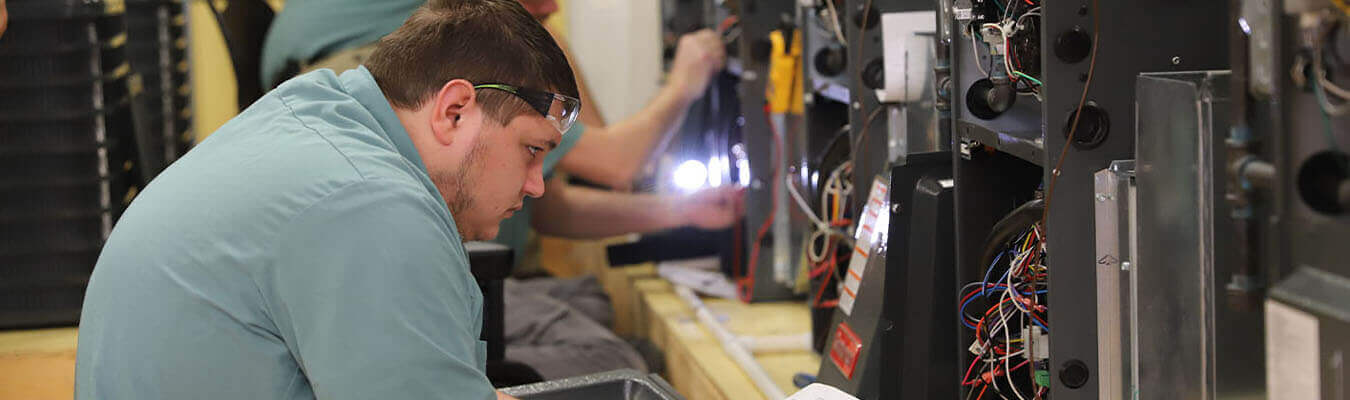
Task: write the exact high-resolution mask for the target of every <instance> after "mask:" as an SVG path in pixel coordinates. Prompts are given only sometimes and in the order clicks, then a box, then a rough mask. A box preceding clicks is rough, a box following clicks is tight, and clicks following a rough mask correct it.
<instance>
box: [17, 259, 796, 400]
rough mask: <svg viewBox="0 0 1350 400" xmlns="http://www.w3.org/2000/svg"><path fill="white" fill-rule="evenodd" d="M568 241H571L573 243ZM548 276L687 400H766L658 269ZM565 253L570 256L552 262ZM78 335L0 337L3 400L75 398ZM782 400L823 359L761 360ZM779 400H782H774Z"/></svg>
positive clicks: (769, 310)
mask: <svg viewBox="0 0 1350 400" xmlns="http://www.w3.org/2000/svg"><path fill="white" fill-rule="evenodd" d="M568 242H570V241H568ZM544 247H545V248H544V252H545V253H546V255H545V258H546V259H548V260H549V261H548V262H547V263H546V264H550V265H546V266H545V267H546V269H549V270H550V271H552V272H553V273H555V274H557V275H560V276H575V275H579V274H585V273H592V274H595V275H596V276H597V277H598V278H599V280H600V282H601V283H602V284H603V285H604V287H605V290H606V291H607V292H608V293H609V295H610V298H611V299H612V300H613V304H614V324H615V326H614V330H615V332H617V333H618V334H619V335H621V336H637V337H642V338H646V339H648V340H651V341H652V342H653V343H654V344H655V345H656V346H657V347H658V348H660V349H661V350H662V351H663V352H664V353H665V358H666V365H665V378H666V379H667V380H669V381H670V383H671V385H672V386H674V387H675V389H676V390H678V391H679V392H680V393H681V394H683V395H684V396H685V397H687V398H689V399H690V400H705V399H708V400H719V399H727V400H753V399H763V398H764V396H763V395H761V394H760V392H759V390H758V389H757V388H756V387H755V385H754V383H752V382H751V381H750V378H749V377H748V376H746V374H745V372H744V371H742V370H741V368H740V366H739V365H737V364H736V363H735V362H734V361H732V360H731V358H730V357H729V356H727V354H726V352H725V351H723V350H722V347H721V344H720V343H719V342H718V341H717V339H716V338H714V337H713V335H712V332H709V331H708V330H707V329H706V328H704V327H703V326H702V325H700V323H699V322H698V319H697V318H695V317H694V315H693V310H691V309H690V308H689V306H687V305H686V304H685V303H684V302H683V301H682V300H680V298H679V297H678V296H676V295H675V292H674V291H673V289H672V287H671V285H670V283H669V282H666V281H665V280H664V279H661V278H660V277H659V276H657V275H656V269H655V267H654V266H653V265H650V264H649V265H640V266H630V267H622V268H609V267H608V266H607V265H606V263H605V262H604V256H603V249H604V243H600V242H574V243H565V242H556V241H555V242H545V243H544ZM548 253H552V254H553V255H559V254H560V253H561V254H565V257H563V256H558V257H550V256H549V255H548ZM704 303H705V304H706V305H707V307H708V308H709V310H710V311H712V312H713V314H714V315H716V316H718V317H719V319H722V320H724V321H726V322H725V323H726V325H727V328H728V330H730V331H731V332H732V333H734V334H737V335H743V336H773V335H788V334H800V333H805V332H809V331H810V329H811V323H810V321H811V318H810V312H809V310H808V309H807V308H806V305H805V304H803V303H801V302H787V303H756V304H743V303H741V302H738V301H732V300H724V299H705V300H704ZM77 338H78V335H77V332H76V329H75V328H60V329H42V330H27V331H4V332H0V388H2V389H3V390H0V400H10V399H15V400H19V399H22V400H45V399H70V398H72V397H73V395H74V386H75V346H76V342H77ZM755 358H756V360H758V361H759V363H760V365H763V366H764V368H765V370H766V372H768V374H769V376H770V377H772V378H773V379H774V381H775V382H776V383H778V386H779V387H780V388H781V389H782V390H783V392H784V393H793V392H795V391H796V388H795V387H794V386H793V385H792V375H793V374H795V373H798V372H807V373H810V374H815V373H816V370H817V369H818V368H819V367H820V357H819V356H817V355H816V354H815V353H813V352H811V351H796V352H786V353H772V354H756V355H755ZM772 400H777V399H772Z"/></svg>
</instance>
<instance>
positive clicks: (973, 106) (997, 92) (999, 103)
mask: <svg viewBox="0 0 1350 400" xmlns="http://www.w3.org/2000/svg"><path fill="white" fill-rule="evenodd" d="M1016 103H1017V93H1016V92H1015V91H1014V90H1013V88H1012V85H1009V84H1007V81H1006V80H1003V83H998V84H996V83H994V82H993V81H991V80H988V79H981V80H978V81H975V83H973V84H971V85H970V88H969V89H966V109H967V110H969V111H970V114H971V115H974V116H975V117H976V118H979V119H984V120H989V119H994V118H997V117H998V116H999V115H1003V113H1004V112H1006V111H1008V110H1009V109H1011V108H1012V106H1013V104H1016Z"/></svg>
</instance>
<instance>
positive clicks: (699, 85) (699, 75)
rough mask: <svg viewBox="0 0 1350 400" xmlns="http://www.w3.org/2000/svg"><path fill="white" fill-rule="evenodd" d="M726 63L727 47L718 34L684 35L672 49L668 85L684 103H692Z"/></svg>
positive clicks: (703, 32) (711, 32) (702, 32)
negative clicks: (672, 55) (682, 98)
mask: <svg viewBox="0 0 1350 400" xmlns="http://www.w3.org/2000/svg"><path fill="white" fill-rule="evenodd" d="M726 59H727V51H726V45H724V44H723V43H722V36H721V35H719V34H717V32H714V31H713V30H711V29H704V30H701V31H698V32H692V33H688V34H685V35H684V36H681V37H680V42H679V44H677V45H676V47H675V60H674V61H673V62H672V63H671V66H670V79H669V80H668V84H669V85H670V86H671V88H672V89H675V90H678V91H679V93H680V94H681V96H683V97H684V98H685V99H687V100H690V101H693V100H694V99H697V98H699V97H700V96H703V91H704V89H706V88H707V87H708V82H709V81H711V80H712V77H713V75H716V74H717V72H718V71H721V70H722V66H723V65H725V64H726Z"/></svg>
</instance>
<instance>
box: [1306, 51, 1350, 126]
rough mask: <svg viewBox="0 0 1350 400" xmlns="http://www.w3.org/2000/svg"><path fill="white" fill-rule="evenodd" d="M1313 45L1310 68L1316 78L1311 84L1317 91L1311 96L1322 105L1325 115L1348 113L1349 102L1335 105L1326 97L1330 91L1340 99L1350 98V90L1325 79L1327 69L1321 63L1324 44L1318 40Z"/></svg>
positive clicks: (1349, 110) (1349, 108) (1349, 111)
mask: <svg viewBox="0 0 1350 400" xmlns="http://www.w3.org/2000/svg"><path fill="white" fill-rule="evenodd" d="M1314 46H1315V48H1314V49H1313V62H1312V66H1311V68H1312V69H1313V75H1314V77H1313V78H1314V79H1317V81H1316V82H1315V85H1313V90H1316V91H1318V93H1317V94H1318V95H1317V96H1313V97H1316V98H1317V105H1318V106H1320V107H1322V111H1323V112H1326V113H1327V115H1331V116H1342V115H1345V114H1347V113H1350V103H1341V104H1340V105H1335V104H1332V103H1331V100H1330V99H1328V98H1327V93H1331V94H1334V95H1336V97H1340V98H1341V99H1342V100H1350V91H1346V90H1345V89H1342V88H1341V87H1340V86H1336V84H1335V83H1333V82H1331V80H1330V79H1327V70H1326V68H1323V65H1322V47H1323V46H1324V44H1322V43H1320V41H1319V43H1318V44H1315V45H1314Z"/></svg>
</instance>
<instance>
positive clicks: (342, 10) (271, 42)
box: [260, 0, 426, 87]
mask: <svg viewBox="0 0 1350 400" xmlns="http://www.w3.org/2000/svg"><path fill="white" fill-rule="evenodd" d="M425 3H426V0H374V1H371V0H287V1H286V4H285V5H284V6H283V7H282V8H281V12H279V13H277V16H276V18H275V19H273V20H272V26H271V27H270V28H268V31H267V37H266V38H264V40H263V49H262V60H261V66H260V68H261V69H262V70H261V71H260V72H261V75H260V76H261V77H262V80H263V81H262V85H263V87H271V85H272V82H274V80H275V79H276V78H277V76H278V75H280V74H281V72H282V70H283V69H285V68H286V63H287V62H288V61H295V62H297V63H300V62H310V61H315V60H314V59H315V58H316V57H321V56H324V55H331V54H333V53H335V52H338V51H341V50H345V49H353V48H357V47H361V46H365V45H367V44H371V43H375V41H377V40H379V39H380V38H381V37H384V35H388V34H389V33H390V32H393V31H394V30H395V29H398V27H399V26H402V25H403V21H406V20H407V19H408V16H411V15H412V13H413V11H415V10H417V7H421V6H422V4H425ZM338 72H341V71H338Z"/></svg>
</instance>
